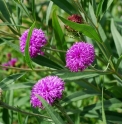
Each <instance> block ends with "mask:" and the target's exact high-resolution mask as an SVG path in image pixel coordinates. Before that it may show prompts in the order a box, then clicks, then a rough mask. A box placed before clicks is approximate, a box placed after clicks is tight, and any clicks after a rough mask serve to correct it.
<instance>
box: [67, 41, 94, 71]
mask: <svg viewBox="0 0 122 124" xmlns="http://www.w3.org/2000/svg"><path fill="white" fill-rule="evenodd" d="M94 59H95V50H94V47H93V45H92V44H90V43H85V42H76V43H74V44H73V46H71V48H70V49H69V50H68V51H67V53H66V67H68V68H69V69H70V71H72V72H78V71H79V70H80V71H83V70H84V69H86V68H87V67H88V66H89V65H91V64H92V63H93V61H94Z"/></svg>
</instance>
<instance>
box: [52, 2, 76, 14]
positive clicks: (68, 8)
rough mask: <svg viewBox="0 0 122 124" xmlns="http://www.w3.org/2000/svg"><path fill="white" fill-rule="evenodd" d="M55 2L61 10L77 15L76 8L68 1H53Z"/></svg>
mask: <svg viewBox="0 0 122 124" xmlns="http://www.w3.org/2000/svg"><path fill="white" fill-rule="evenodd" d="M51 1H53V2H54V3H55V4H56V5H57V6H59V8H61V9H63V10H64V11H65V12H67V13H68V14H73V13H77V11H76V10H75V8H74V7H73V6H72V5H71V4H70V3H69V2H68V1H67V0H51Z"/></svg>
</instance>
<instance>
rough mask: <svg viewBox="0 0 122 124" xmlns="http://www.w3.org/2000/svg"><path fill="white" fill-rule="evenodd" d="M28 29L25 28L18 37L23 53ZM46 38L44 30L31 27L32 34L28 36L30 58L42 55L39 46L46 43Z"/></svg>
mask: <svg viewBox="0 0 122 124" xmlns="http://www.w3.org/2000/svg"><path fill="white" fill-rule="evenodd" d="M28 32H29V29H28V30H26V31H25V32H24V33H23V34H22V36H21V37H20V51H21V52H22V53H23V54H24V52H25V46H26V40H27V36H28ZM46 43H47V39H46V37H45V34H44V32H43V31H42V30H41V29H33V31H32V35H31V38H30V46H29V53H30V56H31V58H33V57H36V56H37V55H38V54H41V55H43V52H42V51H41V48H42V47H43V46H44V45H46Z"/></svg>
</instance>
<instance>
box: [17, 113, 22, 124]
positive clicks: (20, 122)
mask: <svg viewBox="0 0 122 124" xmlns="http://www.w3.org/2000/svg"><path fill="white" fill-rule="evenodd" d="M17 117H18V122H19V124H22V115H21V114H20V113H19V112H17Z"/></svg>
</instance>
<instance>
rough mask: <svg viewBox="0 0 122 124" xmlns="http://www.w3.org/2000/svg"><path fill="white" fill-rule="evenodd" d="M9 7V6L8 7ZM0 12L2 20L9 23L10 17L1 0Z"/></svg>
mask: <svg viewBox="0 0 122 124" xmlns="http://www.w3.org/2000/svg"><path fill="white" fill-rule="evenodd" d="M7 5H8V2H7ZM8 6H9V5H8ZM9 10H11V9H10V6H9ZM0 12H1V13H2V15H4V18H5V19H6V20H7V21H8V22H11V21H10V15H9V13H8V11H7V9H6V7H5V4H4V2H3V0H0Z"/></svg>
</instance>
